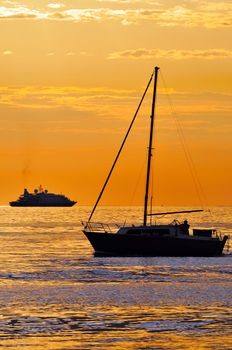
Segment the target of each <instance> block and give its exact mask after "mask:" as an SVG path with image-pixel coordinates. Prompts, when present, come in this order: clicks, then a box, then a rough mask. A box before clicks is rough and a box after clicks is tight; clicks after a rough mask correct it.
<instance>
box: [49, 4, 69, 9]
mask: <svg viewBox="0 0 232 350" xmlns="http://www.w3.org/2000/svg"><path fill="white" fill-rule="evenodd" d="M47 7H49V8H51V9H60V8H62V7H65V5H64V4H58V3H51V4H48V5H47Z"/></svg>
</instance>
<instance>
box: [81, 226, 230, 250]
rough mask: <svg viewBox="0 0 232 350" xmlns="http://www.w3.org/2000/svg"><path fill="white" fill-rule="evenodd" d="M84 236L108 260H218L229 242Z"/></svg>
mask: <svg viewBox="0 0 232 350" xmlns="http://www.w3.org/2000/svg"><path fill="white" fill-rule="evenodd" d="M83 232H84V234H85V236H86V237H87V238H88V240H89V242H90V243H91V245H92V247H93V249H94V251H95V254H96V255H108V256H217V255H221V254H222V251H223V248H224V245H225V242H226V240H227V237H226V236H225V237H224V239H223V240H220V239H219V238H210V239H202V238H201V237H199V238H196V237H191V236H188V237H173V236H162V237H159V236H153V237H149V236H141V235H119V234H110V233H104V232H88V231H83Z"/></svg>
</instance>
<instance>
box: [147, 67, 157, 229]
mask: <svg viewBox="0 0 232 350" xmlns="http://www.w3.org/2000/svg"><path fill="white" fill-rule="evenodd" d="M158 70H159V67H155V77H154V90H153V99H152V109H151V125H150V137H149V146H148V158H147V178H146V190H145V200H144V216H143V225H144V226H146V225H147V207H148V194H149V182H150V170H151V158H152V143H153V129H154V118H155V102H156V88H157V78H158Z"/></svg>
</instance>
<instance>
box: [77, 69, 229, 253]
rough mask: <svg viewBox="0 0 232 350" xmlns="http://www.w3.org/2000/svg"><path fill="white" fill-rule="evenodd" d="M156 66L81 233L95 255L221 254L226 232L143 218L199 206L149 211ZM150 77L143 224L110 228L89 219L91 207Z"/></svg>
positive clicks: (174, 221) (99, 197)
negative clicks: (149, 222)
mask: <svg viewBox="0 0 232 350" xmlns="http://www.w3.org/2000/svg"><path fill="white" fill-rule="evenodd" d="M158 70H159V68H158V67H155V69H154V71H153V73H152V76H151V78H150V80H149V82H148V85H147V87H146V90H145V92H144V94H143V96H142V99H141V101H140V104H139V106H138V108H137V110H136V113H135V115H134V117H133V119H132V122H131V124H130V126H129V129H128V131H127V133H126V136H125V138H124V140H123V142H122V145H121V147H120V149H119V152H118V154H117V156H116V158H115V161H114V163H113V165H112V168H111V170H110V172H109V175H108V177H107V179H106V181H105V183H104V186H103V188H102V190H101V192H100V194H99V196H98V198H97V201H96V203H95V205H94V207H93V209H92V212H91V214H90V217H89V219H88V221H87V223H85V224H84V230H83V232H84V234H85V236H86V237H87V239H88V240H89V242H90V243H91V245H92V247H93V249H94V250H95V255H110V256H217V255H221V254H222V252H223V248H224V246H225V243H226V241H227V239H228V236H226V235H225V236H224V237H221V235H219V234H218V233H217V231H216V230H214V229H200V228H199V229H193V230H192V232H191V234H190V230H189V224H188V222H187V220H185V221H184V222H183V223H179V222H178V221H177V220H173V221H172V223H171V224H169V225H162V224H155V225H153V224H148V223H147V219H148V217H149V216H153V215H160V214H161V215H168V214H169V215H170V214H173V215H174V214H179V213H191V212H198V211H203V210H185V211H179V212H177V211H176V212H166V213H149V214H148V193H149V180H150V167H151V158H152V144H153V126H154V116H155V102H156V87H157V77H158ZM153 79H154V90H153V99H152V113H151V124H150V136H149V147H148V158H147V175H146V188H145V200H144V214H143V224H142V225H140V226H134V225H132V226H122V227H117V228H116V230H114V229H112V227H111V226H110V225H106V224H103V223H93V222H91V219H92V216H93V214H94V211H95V209H96V207H97V205H98V203H99V201H100V199H101V196H102V194H103V192H104V190H105V187H106V185H107V183H108V181H109V178H110V176H111V174H112V172H113V169H114V167H115V164H116V162H117V160H118V158H119V156H120V153H121V151H122V149H123V146H124V144H125V141H126V139H127V136H128V135H129V132H130V130H131V127H132V125H133V123H134V120H135V118H136V116H137V113H138V111H139V108H140V106H141V104H142V102H143V99H144V97H145V95H146V92H147V90H148V88H149V85H150V83H151V81H152V80H153Z"/></svg>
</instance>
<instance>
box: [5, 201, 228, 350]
mask: <svg viewBox="0 0 232 350" xmlns="http://www.w3.org/2000/svg"><path fill="white" fill-rule="evenodd" d="M88 213H89V208H87V207H82V208H79V207H74V208H64V209H63V208H58V209H57V208H50V209H46V208H37V209H33V208H9V207H1V208H0V214H1V216H0V218H1V219H0V235H1V253H0V256H1V259H0V264H1V269H0V307H1V311H0V348H1V349H17V350H23V349H27V350H40V349H46V350H47V349H54V350H58V349H59V350H60V349H62V350H71V349H115V350H119V349H120V350H121V349H167V350H168V349H231V348H232V339H231V338H232V337H231V335H232V332H231V328H232V326H231V325H232V322H231V321H232V313H231V304H232V302H231V286H232V280H231V275H232V269H231V265H232V255H231V248H229V249H228V248H227V249H226V251H225V253H226V254H225V255H224V256H222V257H217V258H192V257H189V258H168V257H167V258H165V257H163V258H161V257H155V258H149V257H146V258H142V257H140V258H99V257H98V258H96V257H94V256H93V252H92V248H91V247H90V245H89V243H88V241H86V239H85V237H84V236H83V234H82V233H81V224H80V221H81V220H82V219H86V218H87V216H88V215H87V214H88ZM125 213H126V216H127V219H128V221H129V222H130V221H133V222H136V221H138V217H139V216H140V214H141V209H140V208H102V209H100V210H99V212H98V216H97V217H96V219H99V218H103V219H105V221H108V219H109V218H110V219H111V221H118V222H120V221H121V218H122V216H123V214H125ZM188 219H189V220H190V221H191V222H192V223H193V225H194V224H200V225H201V226H205V227H209V226H215V227H218V228H219V229H220V230H221V231H222V233H227V234H228V233H230V232H232V208H212V210H211V213H197V214H192V216H190V215H189V216H188ZM164 220H166V222H168V220H169V218H167V219H166V218H165V219H164Z"/></svg>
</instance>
